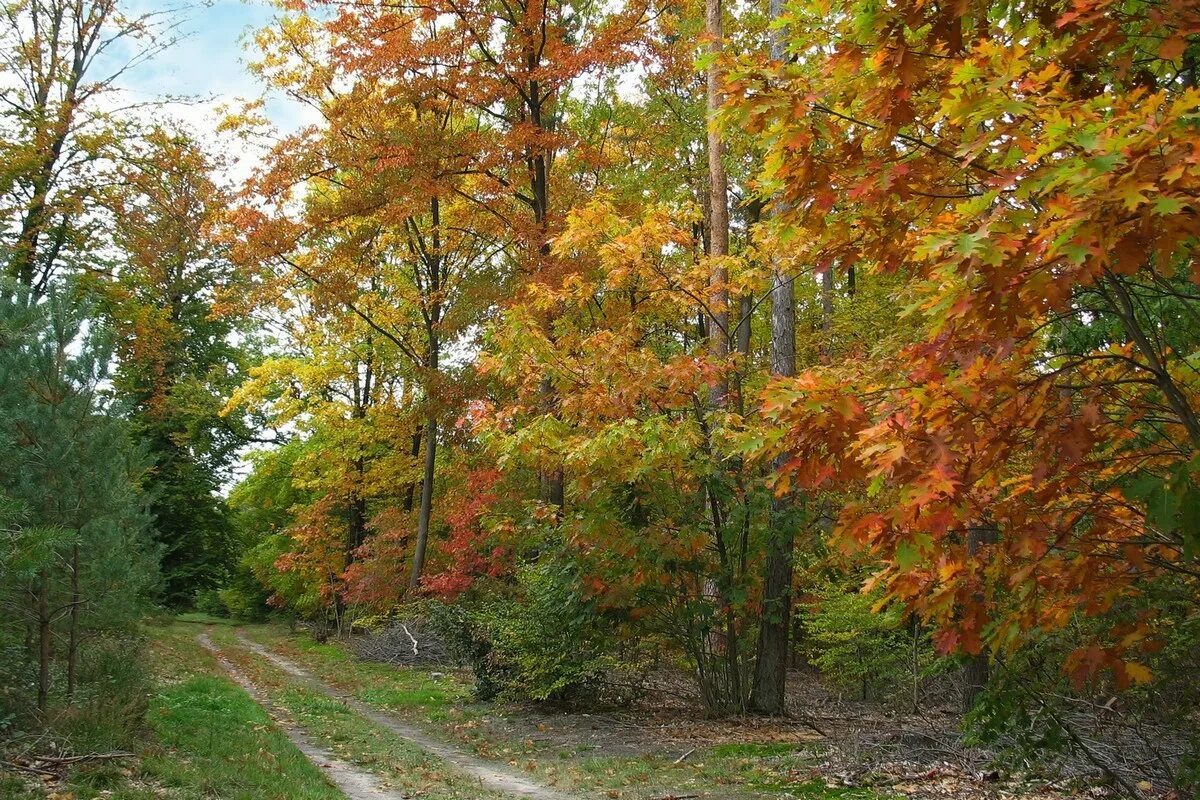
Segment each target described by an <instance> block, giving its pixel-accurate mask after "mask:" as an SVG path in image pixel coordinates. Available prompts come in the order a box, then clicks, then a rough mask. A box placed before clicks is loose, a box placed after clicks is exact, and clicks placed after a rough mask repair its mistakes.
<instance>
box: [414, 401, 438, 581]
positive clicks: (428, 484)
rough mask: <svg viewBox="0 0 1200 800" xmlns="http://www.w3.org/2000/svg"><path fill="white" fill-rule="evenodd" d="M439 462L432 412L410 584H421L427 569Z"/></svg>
mask: <svg viewBox="0 0 1200 800" xmlns="http://www.w3.org/2000/svg"><path fill="white" fill-rule="evenodd" d="M436 463H437V418H436V417H435V416H434V415H433V414H432V413H430V415H429V420H428V421H427V422H426V423H425V474H424V477H423V478H422V481H421V511H420V516H419V517H418V519H417V546H416V549H415V550H414V551H413V563H412V575H411V576H410V577H409V580H408V585H409V586H411V587H413V588H416V587H417V586H419V585H420V584H421V574H422V572H423V571H424V569H425V549H426V547H428V544H429V520H430V517H431V515H432V513H433V478H434V470H435V465H436Z"/></svg>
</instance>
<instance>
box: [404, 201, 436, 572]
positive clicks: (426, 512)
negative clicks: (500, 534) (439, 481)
mask: <svg viewBox="0 0 1200 800" xmlns="http://www.w3.org/2000/svg"><path fill="white" fill-rule="evenodd" d="M430 212H431V216H432V218H433V231H432V237H433V248H432V251H431V252H429V253H428V254H427V257H426V263H427V266H428V268H429V282H428V284H427V285H428V288H429V297H430V298H431V302H430V304H429V309H428V310H427V311H426V316H425V333H426V336H427V337H428V343H429V352H428V360H427V362H426V365H425V366H426V368H427V370H428V373H427V375H428V377H427V386H428V387H429V388H428V390H427V392H426V398H425V399H426V403H428V405H429V412H428V413H429V416H428V418H427V419H426V422H425V472H424V475H423V476H422V479H421V511H420V514H419V516H418V518H417V546H416V549H415V550H414V551H413V563H412V575H411V576H409V580H408V585H409V586H410V587H412V588H414V589H415V588H416V587H418V586H420V585H421V574H422V573H423V572H424V570H425V550H426V548H427V547H428V545H429V522H430V518H431V516H432V514H433V479H434V472H435V470H436V468H437V427H438V426H437V411H436V409H435V407H434V403H433V394H434V390H435V389H436V387H437V375H438V366H439V365H438V361H439V357H440V355H441V354H440V352H439V351H440V347H441V329H440V325H441V317H442V305H441V299H440V298H441V291H442V232H441V208H440V205H439V203H438V199H437V198H436V197H434V198H433V199H432V200H431V201H430Z"/></svg>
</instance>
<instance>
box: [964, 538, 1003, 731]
mask: <svg viewBox="0 0 1200 800" xmlns="http://www.w3.org/2000/svg"><path fill="white" fill-rule="evenodd" d="M996 538H997V531H996V528H995V527H994V526H992V525H982V524H981V525H972V526H971V527H970V528H967V558H970V559H975V558H978V557H979V551H980V550H981V549H982V548H983V546H984V545H989V544H994V543H995V542H996ZM977 600H978V601H979V602H982V601H983V598H982V597H980V598H977ZM989 677H990V669H989V666H988V654H987V652H986V651H985V652H982V653H980V654H979V655H975V656H971V657H970V658H968V659H967V662H966V663H965V664H963V670H962V708H963V713H964V714H966V713H968V712H970V711H971V709H973V708H974V707H975V703H976V701H977V700H978V699H979V695H980V694H982V693H983V690H984V689H986V688H987V684H988V678H989Z"/></svg>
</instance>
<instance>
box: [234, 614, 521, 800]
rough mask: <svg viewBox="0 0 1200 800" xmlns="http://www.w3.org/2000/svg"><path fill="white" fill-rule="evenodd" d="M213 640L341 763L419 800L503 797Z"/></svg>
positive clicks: (254, 657) (259, 661) (249, 655)
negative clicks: (371, 774)
mask: <svg viewBox="0 0 1200 800" xmlns="http://www.w3.org/2000/svg"><path fill="white" fill-rule="evenodd" d="M213 640H214V641H215V642H217V643H219V644H220V645H221V647H222V648H223V651H224V655H225V656H226V657H227V658H229V660H230V661H232V662H233V663H235V664H236V665H237V666H238V668H239V669H241V670H242V671H244V672H245V673H246V674H247V675H248V676H249V677H250V679H251V680H252V681H254V683H255V685H256V686H258V687H259V689H260V691H262V692H263V693H264V694H265V695H266V696H267V698H268V699H269V700H270V702H271V703H272V704H274V705H276V706H277V707H279V708H281V709H283V710H285V711H286V712H287V713H288V714H289V715H291V717H292V718H293V719H294V720H295V721H296V722H297V723H298V724H300V725H301V727H303V728H304V730H305V731H307V732H308V734H309V736H310V738H311V739H312V740H313V741H314V742H316V743H319V744H321V745H323V746H324V747H326V748H328V749H329V750H330V751H331V752H333V753H334V754H335V755H337V756H338V757H339V758H342V759H344V760H346V761H349V762H351V763H354V764H357V765H359V766H361V767H363V768H364V769H367V770H370V771H371V772H374V773H375V774H376V775H379V776H380V777H381V778H382V779H383V780H384V782H386V783H387V784H389V785H391V786H394V787H397V788H399V789H401V790H402V791H403V792H404V793H405V794H407V795H410V796H415V797H421V798H423V800H489V798H500V797H501V795H498V794H496V793H491V792H486V791H483V790H481V789H480V788H479V787H478V785H477V784H476V783H475V782H474V781H473V780H471V779H468V778H465V777H464V776H462V775H460V774H459V773H457V772H456V771H454V770H453V769H451V768H449V767H447V766H446V765H445V764H444V763H443V762H442V761H441V759H438V758H437V757H435V756H432V755H430V754H428V753H426V752H425V751H424V750H422V749H420V748H419V747H417V746H415V745H413V744H410V743H409V742H408V741H407V740H405V739H404V738H402V737H400V736H397V735H396V734H394V733H392V732H391V731H389V730H387V729H386V728H382V727H380V726H378V725H375V724H374V723H372V722H370V721H369V720H366V719H364V718H363V717H361V716H359V715H358V714H357V713H356V712H354V711H353V710H351V709H350V708H348V707H347V706H346V705H345V704H343V703H342V702H340V701H338V700H336V699H334V698H331V697H329V696H327V695H326V694H324V693H322V692H320V691H318V690H316V689H313V688H310V687H308V686H306V685H305V684H304V682H303V681H301V680H298V679H296V678H294V677H292V676H290V675H287V674H286V673H284V672H283V671H281V670H279V669H277V668H276V667H275V666H273V665H271V664H270V663H269V662H267V661H266V660H264V659H263V658H262V657H260V656H259V655H257V654H255V653H252V652H249V651H247V650H245V649H244V648H240V647H239V646H238V645H237V640H236V638H234V637H233V636H232V635H231V634H228V633H225V632H220V631H218V632H215V634H214V636H213ZM320 647H327V646H326V645H321V646H320ZM335 657H336V656H335ZM343 671H344V672H345V670H343Z"/></svg>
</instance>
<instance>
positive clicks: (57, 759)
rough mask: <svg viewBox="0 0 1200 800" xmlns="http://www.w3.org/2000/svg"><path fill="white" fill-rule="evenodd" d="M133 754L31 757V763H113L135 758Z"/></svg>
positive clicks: (121, 752) (122, 752)
mask: <svg viewBox="0 0 1200 800" xmlns="http://www.w3.org/2000/svg"><path fill="white" fill-rule="evenodd" d="M133 757H134V755H133V753H126V752H124V751H118V752H115V753H88V754H86V755H80V756H31V757H30V759H29V760H30V761H38V762H41V763H42V764H63V765H65V764H78V763H79V762H81V761H113V760H115V759H118V758H133Z"/></svg>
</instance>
